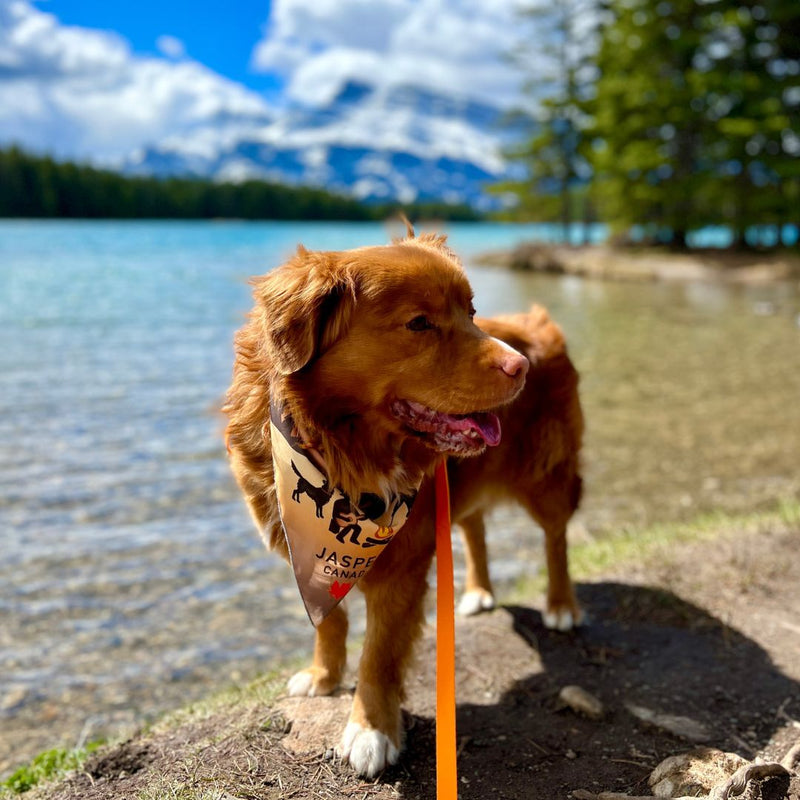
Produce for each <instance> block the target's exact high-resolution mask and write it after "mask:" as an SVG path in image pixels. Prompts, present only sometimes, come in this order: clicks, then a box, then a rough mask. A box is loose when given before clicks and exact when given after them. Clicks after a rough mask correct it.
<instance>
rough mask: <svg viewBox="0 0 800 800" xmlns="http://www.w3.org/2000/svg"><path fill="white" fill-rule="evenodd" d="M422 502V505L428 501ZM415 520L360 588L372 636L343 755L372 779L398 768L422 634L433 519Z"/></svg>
mask: <svg viewBox="0 0 800 800" xmlns="http://www.w3.org/2000/svg"><path fill="white" fill-rule="evenodd" d="M421 494H422V493H421ZM417 502H418V505H423V503H424V498H422V497H420V499H419V500H418V501H417ZM414 511H415V512H417V507H416V506H415V508H414ZM414 516H416V514H415V515H412V518H411V519H409V521H408V522H407V523H406V524H405V526H404V527H403V529H402V531H401V532H400V533H399V534H398V535H397V537H396V538H395V540H393V541H392V542H391V543H390V544H389V545H387V551H386V552H385V553H383V554H381V557H380V558H379V559H378V561H377V563H376V564H375V566H374V567H373V569H372V571H371V572H370V573H369V574H368V575H367V576H366V577H365V578H364V579H362V584H361V588H362V589H363V591H364V595H365V597H366V601H367V635H366V639H365V641H364V649H363V654H362V656H361V664H360V666H359V671H358V684H357V686H356V693H355V697H354V698H353V708H352V711H351V712H350V720H349V721H348V723H347V727H346V728H345V732H344V736H343V739H342V746H341V754H342V756H343V757H344V758H345V759H346V760H348V761H349V762H350V764H351V765H352V766H353V768H354V769H355V770H356V771H357V772H358V773H360V774H362V775H365V776H366V777H368V778H374V777H375V776H376V775H377V774H378V773H380V772H381V771H382V770H383V769H384V768H385V767H387V766H388V765H390V764H394V763H396V761H397V758H398V756H399V754H400V750H401V748H402V738H403V737H402V713H401V703H402V701H403V698H404V691H403V682H404V679H405V672H406V669H407V667H408V663H409V661H410V659H411V655H412V650H413V645H414V642H415V641H416V640H417V639H418V638H419V635H420V633H421V632H422V625H423V622H424V600H425V592H426V590H427V586H428V584H427V575H428V568H429V566H430V563H431V559H432V557H433V550H434V536H433V525H432V520H431V519H430V517H428V518H424V517H423V518H422V519H421V522H423V524H422V525H418V524H415V523H414ZM420 516H421V515H420Z"/></svg>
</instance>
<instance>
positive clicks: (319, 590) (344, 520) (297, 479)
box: [270, 406, 417, 626]
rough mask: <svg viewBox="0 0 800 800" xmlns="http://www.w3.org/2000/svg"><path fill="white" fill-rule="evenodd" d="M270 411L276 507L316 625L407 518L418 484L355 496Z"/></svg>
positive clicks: (285, 418) (288, 421) (283, 417)
mask: <svg viewBox="0 0 800 800" xmlns="http://www.w3.org/2000/svg"><path fill="white" fill-rule="evenodd" d="M270 417H271V418H270V437H271V440H272V460H273V464H274V467H275V487H276V489H277V493H278V511H279V513H280V517H281V523H282V525H283V530H284V533H285V534H286V541H287V543H288V545H289V556H290V558H291V561H292V568H293V569H294V575H295V579H296V580H297V587H298V588H299V589H300V596H301V597H302V598H303V603H304V604H305V607H306V611H307V612H308V616H309V618H310V619H311V622H312V623H313V624H314V625H315V626H316V625H319V624H320V622H322V620H323V619H325V617H326V616H327V615H328V614H329V613H330V612H331V611H332V610H333V609H334V608H335V607H336V606H337V605H338V604H339V603H340V602H341V601H342V600H343V599H344V597H345V595H346V594H347V593H348V592H349V591H350V590H351V589H352V588H353V586H355V584H356V583H357V582H358V581H359V579H361V578H363V577H364V575H366V574H367V572H369V570H370V569H371V568H372V566H373V564H374V563H375V561H376V560H377V558H378V556H380V554H381V553H382V552H383V550H384V548H385V547H386V545H387V544H389V542H390V541H391V540H392V539H393V538H394V536H395V535H396V533H397V532H398V531H399V530H400V528H401V527H402V526H403V524H404V523H405V521H406V520H407V519H408V515H409V514H410V513H411V507H412V505H413V504H414V500H415V499H416V496H417V491H416V490H415V491H414V492H413V493H412V494H399V495H395V494H393V495H391V496H390V497H389V498H388V499H384V498H382V497H379V496H378V495H375V494H370V493H365V494H362V495H361V496H360V497H359V498H358V501H357V502H356V503H354V502H353V501H352V500H351V499H350V498H349V497H348V496H347V495H346V494H345V493H344V492H343V491H342V490H341V489H339V488H338V487H335V486H331V485H330V483H329V481H328V476H327V475H326V474H325V473H324V472H323V470H322V469H321V468H320V467H319V466H318V465H317V464H315V463H314V461H313V460H312V459H311V458H310V456H309V451H308V449H307V448H306V447H304V446H303V442H302V441H301V440H300V439H299V438H298V437H297V435H296V433H295V431H294V422H293V421H292V418H291V417H290V416H289V415H288V414H287V413H285V412H283V411H281V410H280V409H277V408H276V407H275V406H272V407H271V409H270ZM387 512H388V513H387ZM378 519H381V520H382V521H384V522H386V521H387V520H388V524H385V525H379V524H378V523H377V522H375V520H378Z"/></svg>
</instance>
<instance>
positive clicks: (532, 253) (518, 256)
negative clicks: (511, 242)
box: [509, 242, 565, 275]
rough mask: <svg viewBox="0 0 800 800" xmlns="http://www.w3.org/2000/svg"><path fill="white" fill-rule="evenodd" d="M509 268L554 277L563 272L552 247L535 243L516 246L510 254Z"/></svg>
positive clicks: (562, 265)
mask: <svg viewBox="0 0 800 800" xmlns="http://www.w3.org/2000/svg"><path fill="white" fill-rule="evenodd" d="M509 266H510V267H511V269H515V270H520V271H524V272H548V273H552V274H556V275H560V274H562V273H563V272H564V271H565V269H564V264H563V262H562V261H561V259H559V258H558V257H557V255H556V254H555V252H554V250H553V248H552V247H549V246H548V245H545V244H538V243H535V242H523V243H522V244H519V245H517V247H515V248H514V250H513V251H512V253H511V257H510V259H509Z"/></svg>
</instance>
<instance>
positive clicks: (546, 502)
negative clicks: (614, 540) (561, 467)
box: [520, 473, 583, 631]
mask: <svg viewBox="0 0 800 800" xmlns="http://www.w3.org/2000/svg"><path fill="white" fill-rule="evenodd" d="M580 492H581V479H580V477H579V476H577V475H575V474H574V473H573V474H571V475H568V476H566V477H565V476H563V475H562V476H559V475H551V476H550V477H549V478H548V479H546V480H545V481H542V482H541V483H539V484H538V485H537V486H536V487H534V490H533V491H532V492H531V494H530V495H529V496H528V497H526V498H524V499H523V498H520V499H521V500H522V502H523V505H525V507H526V508H527V509H528V511H529V512H530V514H531V516H533V518H534V519H535V520H536V521H537V522H538V523H539V525H541V527H542V528H543V530H544V547H545V557H546V560H547V605H546V608H545V612H544V614H543V619H544V624H545V626H546V627H548V628H553V629H556V630H560V631H568V630H572V628H573V627H574V626H576V625H580V624H581V623H582V622H583V612H582V611H581V607H580V605H578V601H577V599H576V597H575V591H574V589H573V587H572V581H571V579H570V577H569V565H568V561H567V523H568V522H569V520H570V518H571V517H572V514H573V512H574V511H575V508H577V505H578V500H579V499H580Z"/></svg>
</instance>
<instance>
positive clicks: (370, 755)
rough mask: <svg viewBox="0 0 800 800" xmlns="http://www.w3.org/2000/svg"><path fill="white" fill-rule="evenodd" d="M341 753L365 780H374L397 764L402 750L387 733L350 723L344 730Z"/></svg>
mask: <svg viewBox="0 0 800 800" xmlns="http://www.w3.org/2000/svg"><path fill="white" fill-rule="evenodd" d="M339 753H340V755H341V756H342V758H343V759H344V760H345V761H349V762H350V766H352V767H353V769H354V770H355V771H356V772H357V773H358V774H359V775H363V776H364V777H365V778H374V777H375V776H376V775H378V774H379V773H381V772H383V770H384V769H386V767H388V766H389V765H390V764H396V763H397V759H398V757H399V756H400V750H399V749H398V748H397V747H396V746H395V744H394V743H393V742H392V740H391V739H390V738H389V737H388V736H387V735H386V734H385V733H381V732H380V731H377V730H375V729H374V728H365V727H363V726H362V725H359V723H357V722H349V723H348V724H347V727H346V728H345V729H344V735H343V736H342V745H341V747H340V748H339Z"/></svg>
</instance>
